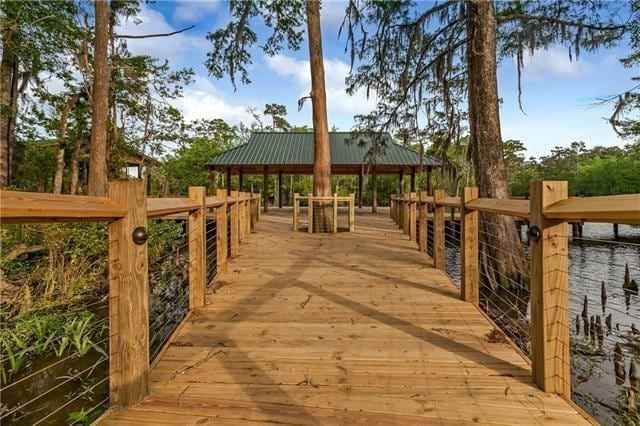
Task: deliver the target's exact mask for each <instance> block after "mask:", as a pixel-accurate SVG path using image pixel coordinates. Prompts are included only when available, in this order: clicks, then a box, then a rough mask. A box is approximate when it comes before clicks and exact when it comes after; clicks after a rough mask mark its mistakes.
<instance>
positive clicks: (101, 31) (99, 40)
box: [87, 0, 112, 196]
mask: <svg viewBox="0 0 640 426" xmlns="http://www.w3.org/2000/svg"><path fill="white" fill-rule="evenodd" d="M94 7H95V21H96V24H95V28H96V30H95V33H96V34H95V40H94V49H93V92H92V97H91V106H92V114H91V141H90V153H91V155H90V157H89V187H88V190H87V192H88V194H89V195H98V196H105V195H106V193H107V120H108V117H109V81H110V78H111V75H110V74H111V73H110V71H109V33H110V26H111V24H110V23H111V19H112V18H111V7H110V6H109V3H107V0H94Z"/></svg>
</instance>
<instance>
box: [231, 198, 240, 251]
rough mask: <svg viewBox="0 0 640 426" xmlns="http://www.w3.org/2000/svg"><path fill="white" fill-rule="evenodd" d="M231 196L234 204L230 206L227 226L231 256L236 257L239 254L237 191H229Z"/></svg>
mask: <svg viewBox="0 0 640 426" xmlns="http://www.w3.org/2000/svg"><path fill="white" fill-rule="evenodd" d="M231 196H232V197H233V198H234V200H235V202H234V203H233V204H231V209H230V210H231V211H230V214H231V224H230V225H229V226H230V228H231V236H230V237H229V238H230V239H231V241H229V244H231V256H237V255H238V253H240V235H239V232H238V210H239V207H238V204H239V203H238V191H231Z"/></svg>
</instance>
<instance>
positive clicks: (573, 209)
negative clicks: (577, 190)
mask: <svg viewBox="0 0 640 426" xmlns="http://www.w3.org/2000/svg"><path fill="white" fill-rule="evenodd" d="M543 214H544V217H546V218H548V219H565V220H588V221H593V222H612V223H629V224H631V223H640V194H629V195H611V196H606V197H588V198H567V199H565V200H560V201H558V202H557V203H555V204H552V205H551V206H549V207H547V208H546V209H545V210H544V212H543Z"/></svg>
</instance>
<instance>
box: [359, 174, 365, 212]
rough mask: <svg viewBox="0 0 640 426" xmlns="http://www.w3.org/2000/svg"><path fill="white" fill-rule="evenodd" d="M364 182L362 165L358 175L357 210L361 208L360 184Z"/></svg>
mask: <svg viewBox="0 0 640 426" xmlns="http://www.w3.org/2000/svg"><path fill="white" fill-rule="evenodd" d="M363 181H364V164H363V165H362V167H360V173H359V174H358V208H359V209H361V208H362V194H363V192H362V182H363Z"/></svg>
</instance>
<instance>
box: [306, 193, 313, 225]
mask: <svg viewBox="0 0 640 426" xmlns="http://www.w3.org/2000/svg"><path fill="white" fill-rule="evenodd" d="M307 213H309V220H308V222H309V229H308V230H307V232H308V233H310V234H312V233H313V196H311V195H309V207H308V208H307Z"/></svg>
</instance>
